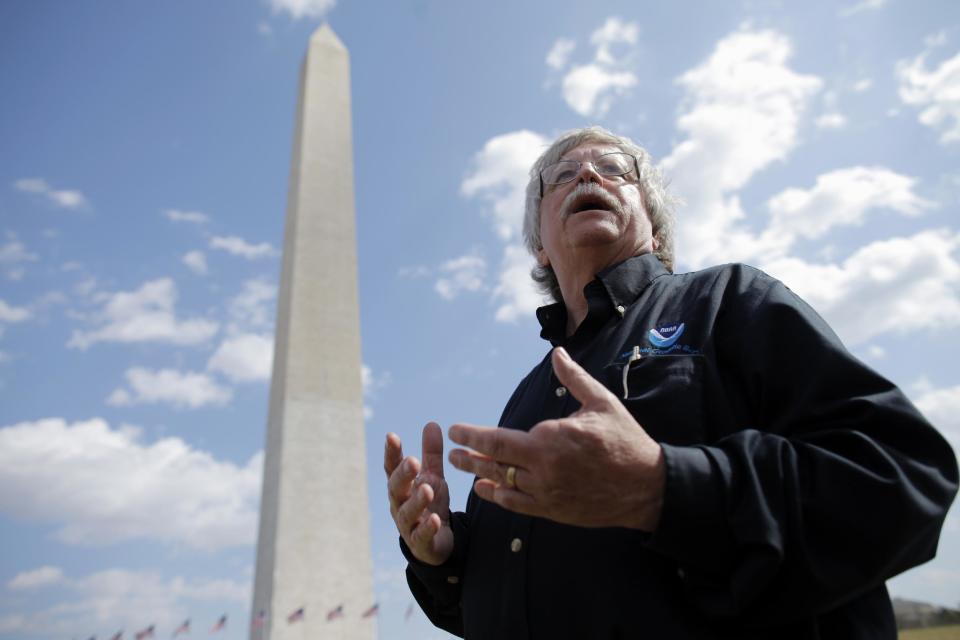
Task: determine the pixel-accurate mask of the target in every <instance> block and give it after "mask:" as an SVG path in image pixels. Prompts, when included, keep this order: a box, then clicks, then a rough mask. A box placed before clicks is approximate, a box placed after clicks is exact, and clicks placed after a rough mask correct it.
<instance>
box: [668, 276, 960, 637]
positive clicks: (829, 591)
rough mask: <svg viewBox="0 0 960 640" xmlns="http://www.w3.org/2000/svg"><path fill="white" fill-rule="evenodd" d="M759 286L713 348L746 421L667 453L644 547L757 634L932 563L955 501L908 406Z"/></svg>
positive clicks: (720, 327)
mask: <svg viewBox="0 0 960 640" xmlns="http://www.w3.org/2000/svg"><path fill="white" fill-rule="evenodd" d="M762 284H764V286H763V287H758V286H756V285H754V286H752V287H749V288H748V290H742V291H739V292H738V293H737V295H736V298H735V300H732V301H730V302H729V303H727V304H725V307H724V311H723V313H722V314H721V317H720V318H719V319H718V322H717V327H716V332H715V336H714V340H715V345H716V358H717V361H718V367H721V368H724V369H725V370H726V374H725V375H728V376H730V377H731V379H732V380H733V381H734V382H733V383H731V384H730V385H729V386H728V388H727V389H726V393H727V394H730V393H738V394H741V395H742V396H744V397H745V400H746V404H747V406H749V407H750V414H751V421H752V422H753V423H752V424H744V425H742V427H743V428H742V429H741V430H739V431H736V432H733V433H728V434H726V435H723V436H721V437H719V438H718V439H717V440H716V441H714V442H712V443H711V444H710V445H708V446H694V447H678V446H670V445H663V449H664V458H665V462H666V473H667V482H666V490H665V495H664V506H663V512H662V515H661V520H660V524H659V527H658V529H657V531H656V532H655V533H654V534H653V536H652V537H651V539H650V545H651V547H652V548H653V549H654V550H656V551H658V552H660V553H663V554H666V555H668V556H671V557H673V558H674V559H675V560H676V561H677V563H678V566H679V569H680V570H679V572H678V573H679V575H681V576H682V578H683V581H684V584H685V587H686V589H687V591H688V593H689V595H690V597H691V598H692V599H693V600H694V602H696V604H697V605H698V606H699V608H701V609H702V610H703V611H704V612H705V613H707V614H709V615H712V616H717V617H722V618H726V617H738V618H740V619H741V620H745V621H753V622H754V623H756V624H765V623H767V622H773V621H776V622H779V623H784V622H788V621H791V620H795V619H798V618H804V617H809V616H811V615H818V614H820V613H823V612H825V611H828V610H830V609H833V608H835V607H837V606H839V605H841V604H843V603H844V602H846V601H848V600H850V599H851V598H853V597H855V596H857V595H859V594H860V593H862V592H864V591H866V590H868V589H871V588H874V587H876V586H877V585H879V584H881V583H882V582H883V581H885V580H886V579H887V578H890V577H892V576H894V575H896V574H897V573H900V572H902V571H904V570H906V569H909V568H910V567H913V566H915V565H917V564H920V563H923V562H925V561H927V560H929V559H931V558H933V556H934V555H935V553H936V548H937V541H938V538H939V534H940V528H941V526H942V525H943V521H944V518H945V517H946V513H947V509H948V508H949V506H950V503H951V501H952V500H953V497H954V494H955V493H956V490H957V460H956V457H955V455H954V453H953V452H952V451H951V449H950V446H949V445H948V444H947V442H946V441H945V440H944V439H943V438H942V437H941V436H940V434H939V433H938V432H937V431H936V430H935V429H934V428H933V427H932V426H931V425H930V424H929V423H928V422H927V421H926V420H925V419H924V418H923V416H922V415H920V413H919V412H918V411H917V409H916V408H915V407H914V406H913V405H912V404H911V403H910V401H909V400H907V398H906V397H905V396H904V394H903V393H902V392H901V391H900V390H899V389H898V388H897V387H896V386H894V385H893V384H892V383H891V382H889V381H887V380H885V379H884V378H882V377H881V376H880V375H878V374H877V373H875V372H873V371H872V370H871V369H869V368H868V367H867V366H865V365H864V364H863V363H861V362H860V361H858V360H857V359H856V358H854V357H853V356H852V355H851V354H850V353H849V352H847V350H846V349H845V348H844V347H843V345H842V344H841V342H840V340H839V338H837V336H836V335H835V334H834V333H833V331H832V330H831V329H830V328H829V327H828V326H827V325H826V323H825V322H824V321H823V320H822V319H821V318H820V317H819V316H818V315H817V314H816V313H815V312H814V311H813V310H812V309H811V308H810V307H809V306H807V305H806V304H805V303H804V302H803V301H802V300H800V299H799V298H798V297H797V296H796V295H794V294H793V293H792V292H791V291H790V290H789V289H787V288H786V287H785V286H783V285H782V284H781V283H779V282H776V281H774V280H772V279H764V280H763V281H762ZM706 419H707V420H709V416H707V418H706Z"/></svg>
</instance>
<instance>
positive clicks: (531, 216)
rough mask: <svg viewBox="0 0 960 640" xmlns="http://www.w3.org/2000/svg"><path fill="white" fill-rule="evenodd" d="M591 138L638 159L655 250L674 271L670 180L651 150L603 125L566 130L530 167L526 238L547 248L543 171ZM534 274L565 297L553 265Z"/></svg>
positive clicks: (533, 246) (535, 247)
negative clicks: (542, 234)
mask: <svg viewBox="0 0 960 640" xmlns="http://www.w3.org/2000/svg"><path fill="white" fill-rule="evenodd" d="M587 142H601V143H606V144H610V145H611V146H614V147H616V148H617V149H619V150H620V151H623V152H624V153H629V154H630V155H632V156H634V157H635V158H636V159H637V167H638V168H639V173H640V175H638V176H637V182H638V183H639V185H640V192H641V194H642V195H643V206H644V208H645V209H646V211H647V215H648V216H650V224H651V226H652V228H653V237H654V238H655V239H656V240H657V244H658V247H657V249H656V250H655V251H654V254H655V255H656V256H657V257H658V258H659V259H660V262H662V263H663V265H664V266H665V267H666V268H667V269H668V270H669V271H671V272H672V271H673V210H674V207H675V206H676V205H677V203H678V200H677V198H675V197H674V196H673V195H671V194H670V193H669V192H668V191H667V185H666V182H665V181H664V179H663V174H661V173H660V170H659V169H657V168H656V167H655V166H653V162H652V159H651V157H650V154H649V153H647V150H646V149H644V148H643V147H641V146H640V145H638V144H636V143H635V142H633V141H632V140H630V138H625V137H623V136H618V135H616V134H614V133H611V132H610V131H607V130H606V129H604V128H602V127H586V128H583V129H573V130H571V131H567V132H566V133H564V134H562V135H561V136H560V137H559V138H557V139H556V140H555V141H554V143H553V144H552V145H550V147H549V148H548V149H547V150H546V151H544V152H543V155H541V156H540V157H539V158H538V159H537V161H536V162H534V163H533V167H531V168H530V182H528V183H527V202H526V211H525V213H524V216H523V242H524V244H525V245H526V247H527V250H528V251H530V253H532V254H533V255H534V256H536V255H537V253H538V252H539V251H540V250H541V249H543V243H542V242H541V241H540V202H541V199H542V197H541V195H540V186H541V185H540V172H541V171H543V170H544V169H545V168H547V167H549V166H550V165H552V164H553V163H555V162H558V161H559V160H560V159H561V158H562V157H563V156H564V155H565V154H566V153H567V152H568V151H570V150H571V149H575V148H576V147H579V146H580V145H582V144H584V143H587ZM530 277H532V278H533V280H534V282H536V283H537V286H538V288H539V289H540V290H541V291H542V292H543V293H545V294H548V295H550V296H551V297H553V299H554V300H556V301H558V302H559V301H561V300H562V299H563V297H562V295H561V293H560V283H559V282H558V281H557V275H556V274H555V273H554V271H553V268H552V267H550V266H542V265H537V266H536V267H534V268H533V270H532V271H531V272H530Z"/></svg>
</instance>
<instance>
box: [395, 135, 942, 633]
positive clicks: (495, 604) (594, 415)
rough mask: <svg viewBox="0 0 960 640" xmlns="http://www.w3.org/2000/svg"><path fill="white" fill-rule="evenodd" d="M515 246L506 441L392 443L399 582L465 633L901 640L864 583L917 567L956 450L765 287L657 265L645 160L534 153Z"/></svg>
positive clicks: (814, 321) (668, 251)
mask: <svg viewBox="0 0 960 640" xmlns="http://www.w3.org/2000/svg"><path fill="white" fill-rule="evenodd" d="M527 193H528V198H527V216H526V220H525V225H524V236H525V239H526V242H527V246H528V248H529V249H530V250H531V252H532V253H533V254H534V255H535V256H536V259H537V262H538V265H539V266H538V267H537V268H536V269H535V270H534V274H533V275H534V279H535V280H537V281H538V282H539V283H540V284H541V286H542V287H543V288H544V290H545V291H548V292H549V293H550V294H551V295H552V296H553V297H554V298H555V299H556V303H555V304H552V305H550V306H546V307H543V308H541V309H539V310H538V312H537V317H538V318H539V320H540V323H541V325H542V327H543V331H542V332H541V336H542V337H543V338H544V339H546V340H548V341H550V343H551V344H552V345H553V346H554V349H553V350H552V352H551V353H550V354H549V355H548V356H547V357H545V358H544V359H543V361H542V362H540V364H538V365H537V366H536V367H534V369H533V370H532V371H531V372H530V374H529V375H527V377H526V378H524V379H523V380H522V381H521V382H520V385H519V386H518V387H517V389H516V391H515V392H514V393H513V396H512V397H511V398H510V400H509V402H508V403H507V406H506V409H505V410H504V412H503V417H502V418H501V420H500V428H493V427H481V426H474V425H465V424H458V425H453V426H452V427H450V430H449V436H450V438H451V440H453V441H454V442H456V443H458V444H460V445H463V446H465V447H467V449H454V450H453V451H451V452H450V462H451V463H452V464H453V465H454V466H455V467H457V468H458V469H461V470H464V471H468V472H470V473H473V474H475V475H476V476H477V480H476V482H475V483H474V486H473V491H471V493H470V496H469V498H468V501H467V510H466V512H465V513H450V510H449V496H448V492H447V485H446V482H445V481H444V475H443V460H442V457H443V444H442V442H443V438H442V434H441V431H440V428H439V427H438V426H437V425H436V424H433V423H431V424H428V425H427V426H426V427H425V428H424V431H423V451H422V454H423V455H422V461H421V460H418V459H416V458H414V457H404V456H403V453H402V451H401V446H400V441H399V439H398V438H397V437H396V436H395V435H393V434H390V435H389V436H388V437H387V442H386V450H385V455H384V467H385V469H386V472H387V475H388V478H389V479H388V492H389V496H390V506H391V513H392V514H393V517H394V520H395V521H396V523H397V527H398V529H399V531H400V536H401V548H402V550H403V553H404V554H405V556H406V558H407V560H408V561H409V565H408V570H407V577H408V582H409V584H410V588H411V590H412V591H413V594H414V596H415V597H416V599H417V601H418V602H419V603H420V606H421V607H422V608H423V610H424V611H425V612H426V614H427V616H428V617H429V618H430V619H431V620H432V621H433V622H434V624H436V625H437V626H439V627H442V628H444V629H447V630H448V631H450V632H452V633H455V634H457V635H462V636H464V637H466V638H476V639H488V638H489V639H512V638H517V639H520V638H523V639H527V638H536V639H539V638H640V637H644V638H670V639H671V640H673V639H678V638H737V639H744V638H765V639H766V638H776V639H782V638H820V639H830V638H836V639H841V638H842V639H844V640H849V639H857V638H864V639H867V638H869V639H871V640H875V639H878V638H891V639H893V638H895V637H896V629H895V625H894V620H893V612H892V609H891V606H890V600H889V596H888V595H887V591H886V589H885V587H884V581H885V580H886V579H887V578H889V577H891V576H893V575H895V574H897V573H899V572H901V571H903V570H905V569H907V568H909V567H912V566H914V565H916V564H919V563H921V562H924V561H926V560H928V559H930V558H932V557H933V556H934V553H935V551H936V546H937V539H938V537H939V532H940V527H941V525H942V523H943V519H944V517H945V515H946V511H947V508H948V506H949V504H950V502H951V500H952V499H953V496H954V494H955V492H956V489H957V465H956V458H955V457H954V454H953V453H952V451H951V450H950V448H949V446H948V445H947V443H946V442H945V441H944V440H943V438H942V437H941V436H940V435H939V434H938V433H937V432H936V431H935V430H934V429H933V428H932V427H931V426H930V425H929V424H928V423H927V422H926V420H924V418H923V417H922V416H921V415H920V414H919V413H918V412H917V410H916V409H915V408H914V407H913V406H912V405H911V404H910V402H909V401H908V400H907V399H906V397H904V395H903V394H902V393H901V392H900V391H899V390H898V389H897V388H896V387H895V386H894V385H893V384H891V383H890V382H888V381H887V380H885V379H883V378H882V377H880V376H879V375H878V374H876V373H875V372H873V371H871V370H870V369H868V368H867V367H866V366H865V365H863V364H862V363H861V362H859V361H858V360H857V359H856V358H854V357H853V356H852V355H850V354H849V353H848V352H847V351H846V349H845V348H844V347H843V345H842V344H841V343H840V341H839V339H838V338H837V337H836V336H835V335H834V333H833V332H832V331H831V330H830V328H829V327H828V326H827V325H826V324H825V323H824V322H823V320H822V319H821V318H820V317H819V316H817V314H816V313H815V312H814V311H813V310H812V309H810V308H809V307H808V306H807V305H806V304H804V303H803V302H802V301H801V300H800V299H799V298H797V297H796V296H795V295H794V294H793V293H791V292H790V290H789V289H787V288H786V287H785V286H783V285H782V284H781V283H780V282H778V281H776V280H774V279H773V278H771V277H769V276H767V275H766V274H764V273H762V272H760V271H758V270H756V269H753V268H751V267H747V266H744V265H725V266H722V267H715V268H712V269H706V270H704V271H699V272H694V273H687V274H681V275H676V274H673V273H672V262H673V255H672V243H671V211H670V209H671V200H670V198H669V196H668V195H667V193H666V191H665V189H664V186H663V182H662V179H661V177H660V175H659V174H658V172H657V171H656V169H655V168H654V167H653V166H652V164H651V161H650V157H649V155H648V154H647V153H646V152H645V151H644V150H643V149H641V148H640V147H638V146H636V145H634V144H633V143H632V142H630V141H629V140H627V139H625V138H621V137H618V136H615V135H613V134H611V133H609V132H607V131H604V130H602V129H598V128H588V129H584V130H579V131H573V132H570V133H567V134H565V135H563V136H561V137H560V138H559V139H558V140H557V141H556V142H555V143H554V144H553V145H552V146H551V147H550V148H549V149H548V150H547V151H546V152H545V153H544V154H543V156H542V157H541V158H540V159H539V160H538V161H537V163H536V164H535V166H534V168H533V170H532V171H531V182H530V185H529V187H528V190H527Z"/></svg>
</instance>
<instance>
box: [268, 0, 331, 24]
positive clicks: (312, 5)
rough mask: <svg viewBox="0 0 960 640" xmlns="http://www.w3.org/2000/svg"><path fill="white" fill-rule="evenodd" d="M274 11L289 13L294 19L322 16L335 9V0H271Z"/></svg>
mask: <svg viewBox="0 0 960 640" xmlns="http://www.w3.org/2000/svg"><path fill="white" fill-rule="evenodd" d="M269 2H270V8H272V9H273V12H274V13H287V14H289V15H290V17H291V18H293V19H294V20H299V19H300V18H322V17H323V16H324V15H326V13H327V12H328V11H330V10H331V9H333V5H334V4H336V3H335V0H269Z"/></svg>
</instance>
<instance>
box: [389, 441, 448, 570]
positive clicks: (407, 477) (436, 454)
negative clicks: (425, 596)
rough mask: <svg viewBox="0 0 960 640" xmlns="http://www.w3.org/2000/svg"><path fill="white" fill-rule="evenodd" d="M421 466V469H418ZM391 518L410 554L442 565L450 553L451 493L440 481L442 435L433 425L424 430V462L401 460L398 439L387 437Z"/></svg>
mask: <svg viewBox="0 0 960 640" xmlns="http://www.w3.org/2000/svg"><path fill="white" fill-rule="evenodd" d="M421 467H422V468H421ZM383 470H384V471H385V472H386V473H387V495H388V496H389V497H390V515H392V516H393V521H394V522H395V523H396V525H397V530H398V531H399V532H400V535H401V536H402V537H403V541H404V542H406V543H407V546H408V547H410V551H411V552H413V555H414V556H415V557H416V558H417V559H418V560H420V561H421V562H425V563H427V564H432V565H439V564H443V563H444V562H445V561H446V560H447V558H449V557H450V554H451V553H453V530H452V529H450V493H449V491H448V490H447V481H446V480H444V478H443V433H442V432H441V431H440V426H439V425H438V424H437V423H435V422H429V423H427V425H426V426H425V427H424V428H423V463H422V465H421V463H420V461H419V460H417V459H416V458H414V457H413V456H407V457H403V448H402V446H401V444H400V438H399V437H398V436H397V434H395V433H388V434H387V442H386V445H385V447H384V451H383Z"/></svg>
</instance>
